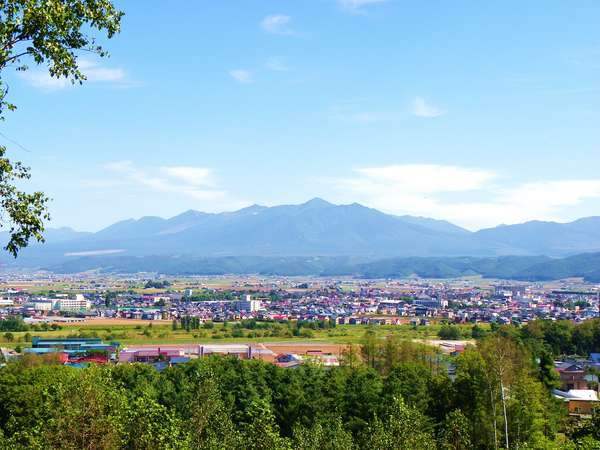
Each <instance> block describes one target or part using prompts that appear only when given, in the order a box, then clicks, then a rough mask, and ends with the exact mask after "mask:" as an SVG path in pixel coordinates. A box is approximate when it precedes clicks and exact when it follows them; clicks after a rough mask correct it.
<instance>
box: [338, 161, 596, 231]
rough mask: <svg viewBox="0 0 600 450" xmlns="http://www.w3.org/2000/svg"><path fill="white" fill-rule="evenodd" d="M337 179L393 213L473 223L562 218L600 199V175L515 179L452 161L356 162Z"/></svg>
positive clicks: (349, 191)
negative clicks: (346, 174) (376, 164)
mask: <svg viewBox="0 0 600 450" xmlns="http://www.w3.org/2000/svg"><path fill="white" fill-rule="evenodd" d="M501 182H503V183H501ZM333 183H334V185H335V186H336V187H337V189H338V190H339V191H341V192H344V193H345V195H346V196H347V197H346V198H348V199H352V201H361V202H363V203H365V204H367V205H369V206H372V207H374V208H378V209H381V210H383V211H386V212H389V213H392V214H413V215H419V216H427V217H436V218H441V219H446V220H450V221H452V222H455V223H457V224H459V225H462V226H464V227H467V228H470V229H479V228H484V227H489V226H495V225H498V224H499V223H520V222H525V221H528V220H534V219H539V220H563V219H564V218H565V217H564V216H565V211H566V210H568V209H569V208H572V207H574V206H577V205H578V204H581V203H582V202H584V201H586V200H590V199H600V179H583V180H552V181H546V180H540V181H532V182H526V183H516V184H514V183H510V181H507V180H502V179H501V177H500V175H499V174H498V173H495V172H493V171H489V170H484V169H479V168H471V167H461V166H453V165H429V164H405V165H391V166H382V167H366V168H358V169H356V170H355V171H354V175H353V176H351V177H348V178H343V179H336V180H333Z"/></svg>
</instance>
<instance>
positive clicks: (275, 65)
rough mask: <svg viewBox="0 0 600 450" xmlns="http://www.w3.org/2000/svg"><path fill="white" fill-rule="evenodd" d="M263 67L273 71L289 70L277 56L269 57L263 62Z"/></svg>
mask: <svg viewBox="0 0 600 450" xmlns="http://www.w3.org/2000/svg"><path fill="white" fill-rule="evenodd" d="M265 67H266V68H267V69H269V70H272V71H274V72H287V71H288V70H290V67H289V66H288V65H287V64H285V63H284V62H283V61H281V60H280V59H279V58H269V59H268V60H267V62H266V63H265Z"/></svg>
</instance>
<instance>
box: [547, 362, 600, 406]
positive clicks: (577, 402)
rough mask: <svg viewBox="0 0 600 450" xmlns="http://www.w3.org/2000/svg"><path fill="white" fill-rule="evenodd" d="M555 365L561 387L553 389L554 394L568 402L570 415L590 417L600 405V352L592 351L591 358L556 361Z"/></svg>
mask: <svg viewBox="0 0 600 450" xmlns="http://www.w3.org/2000/svg"><path fill="white" fill-rule="evenodd" d="M555 366H556V370H557V371H558V373H559V375H560V387H559V388H558V389H555V390H554V391H553V393H554V396H555V397H556V398H559V399H561V400H563V401H564V402H565V403H567V406H568V409H569V414H570V415H572V416H579V417H590V416H591V415H592V414H593V412H594V409H597V408H598V407H599V406H600V399H599V397H598V390H599V385H598V375H597V374H600V353H592V354H591V355H590V357H589V359H578V360H567V361H556V362H555Z"/></svg>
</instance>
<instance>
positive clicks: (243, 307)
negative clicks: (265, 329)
mask: <svg viewBox="0 0 600 450" xmlns="http://www.w3.org/2000/svg"><path fill="white" fill-rule="evenodd" d="M261 306H262V304H261V301H260V300H252V296H250V295H246V299H245V300H239V301H237V302H236V303H235V308H236V309H237V310H238V311H247V312H256V311H259V310H260V309H261Z"/></svg>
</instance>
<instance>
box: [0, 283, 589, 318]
mask: <svg viewBox="0 0 600 450" xmlns="http://www.w3.org/2000/svg"><path fill="white" fill-rule="evenodd" d="M346 283H347V285H346V286H342V285H341V284H340V282H339V281H333V280H320V279H312V280H311V282H303V283H297V284H293V283H289V282H288V285H287V286H286V287H282V285H281V284H275V283H264V282H263V283H260V284H249V285H246V286H243V287H238V286H235V287H234V286H230V287H228V288H220V289H216V288H212V289H210V288H202V289H201V290H192V289H184V290H180V291H177V290H165V291H164V292H160V293H157V294H143V293H134V292H133V291H129V292H120V293H118V294H113V295H112V296H111V297H110V298H109V297H108V294H107V293H106V291H103V290H92V291H89V292H86V293H78V294H75V295H67V294H54V295H52V296H48V297H39V296H35V295H30V294H28V293H27V292H26V291H12V292H10V291H7V292H6V293H5V294H4V295H3V296H2V298H0V315H10V314H14V315H20V316H22V317H27V318H29V319H31V320H47V318H48V317H53V319H55V318H56V316H57V315H58V316H62V317H69V318H73V317H80V318H81V317H87V316H101V317H107V318H123V319H143V320H159V319H162V320H178V319H181V318H182V317H196V318H198V319H199V320H201V321H208V320H210V321H215V322H219V321H234V320H241V319H249V318H258V319H263V320H328V321H335V322H336V323H337V324H350V325H353V324H365V323H369V324H400V323H407V322H409V321H410V319H411V318H419V323H427V320H428V319H430V318H436V319H444V320H447V321H450V322H456V323H464V322H470V323H478V322H488V323H489V322H496V323H500V324H504V323H527V322H528V321H531V320H535V319H550V320H561V319H566V320H573V321H578V322H579V321H584V320H587V319H590V318H594V317H598V316H599V309H600V301H599V292H600V287H598V286H594V285H581V283H578V284H576V285H570V284H564V285H560V284H559V285H556V284H555V285H552V286H543V285H540V284H536V283H530V284H527V283H502V284H500V283H496V284H487V285H482V284H481V283H475V282H473V283H469V282H465V281H460V282H457V281H454V282H443V283H442V282H429V281H422V280H407V281H394V282H391V281H388V282H381V281H379V282H377V281H364V280H360V281H353V282H352V283H350V282H348V281H346ZM224 292H226V293H227V294H228V295H227V298H226V299H224V298H223V297H225V296H224V295H222V294H223V293H224ZM194 294H202V295H201V296H200V297H199V296H198V295H196V296H195V295H194ZM421 319H425V320H421Z"/></svg>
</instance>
